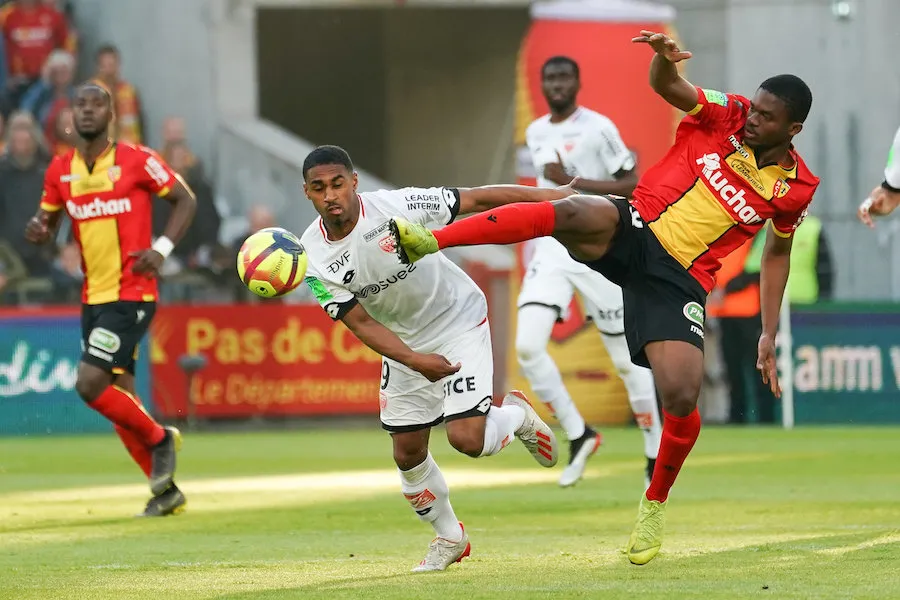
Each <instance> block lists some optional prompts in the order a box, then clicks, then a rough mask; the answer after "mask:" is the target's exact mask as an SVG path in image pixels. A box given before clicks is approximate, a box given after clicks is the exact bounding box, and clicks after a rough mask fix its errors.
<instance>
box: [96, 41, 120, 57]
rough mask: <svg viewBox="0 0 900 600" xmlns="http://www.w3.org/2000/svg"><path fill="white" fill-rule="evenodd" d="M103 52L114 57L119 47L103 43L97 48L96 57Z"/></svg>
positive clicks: (117, 54)
mask: <svg viewBox="0 0 900 600" xmlns="http://www.w3.org/2000/svg"><path fill="white" fill-rule="evenodd" d="M104 54H114V55H115V56H116V58H118V57H119V49H118V48H116V47H115V46H113V45H112V44H104V45H102V46H100V47H99V48H97V54H96V55H95V56H96V58H100V57H101V56H103V55H104Z"/></svg>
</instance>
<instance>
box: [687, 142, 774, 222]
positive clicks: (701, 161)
mask: <svg viewBox="0 0 900 600" xmlns="http://www.w3.org/2000/svg"><path fill="white" fill-rule="evenodd" d="M721 163H722V158H721V157H720V156H719V155H718V154H716V153H715V152H713V153H710V154H704V155H703V156H701V157H700V158H698V159H697V164H698V165H702V166H703V176H704V177H705V178H706V180H707V181H708V182H709V185H710V187H712V189H714V190H716V191H717V192H719V197H720V198H722V200H724V201H725V204H726V205H728V207H730V208H731V211H732V212H733V213H734V214H735V215H737V217H738V218H739V219H740V220H741V221H742V222H743V223H744V224H745V225H753V224H754V223H761V222H762V219H761V218H760V216H759V215H758V214H757V213H756V210H754V208H753V207H752V206H750V205H748V204H747V201H746V200H745V199H744V190H739V189H737V188H736V187H734V186H733V185H731V183H730V182H729V181H728V179H727V178H726V177H725V175H723V174H722V171H721Z"/></svg>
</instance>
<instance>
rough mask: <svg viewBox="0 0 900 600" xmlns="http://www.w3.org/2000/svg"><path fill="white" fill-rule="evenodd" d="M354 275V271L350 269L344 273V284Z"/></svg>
mask: <svg viewBox="0 0 900 600" xmlns="http://www.w3.org/2000/svg"><path fill="white" fill-rule="evenodd" d="M354 275H356V271H354V270H353V269H350V270H349V271H347V272H346V273H344V285H347V284H349V283H350V282H351V281H352V280H353V276H354Z"/></svg>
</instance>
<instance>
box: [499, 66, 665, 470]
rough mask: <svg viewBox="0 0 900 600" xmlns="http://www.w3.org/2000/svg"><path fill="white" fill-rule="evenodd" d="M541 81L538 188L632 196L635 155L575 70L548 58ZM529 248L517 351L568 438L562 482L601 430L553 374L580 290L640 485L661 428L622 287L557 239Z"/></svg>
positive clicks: (535, 139) (533, 133)
mask: <svg viewBox="0 0 900 600" xmlns="http://www.w3.org/2000/svg"><path fill="white" fill-rule="evenodd" d="M541 81H542V86H543V91H544V97H545V98H546V99H547V104H548V105H549V106H550V114H548V115H544V116H543V117H541V118H539V119H537V120H536V121H534V122H533V123H532V124H531V125H530V126H529V127H528V130H527V131H526V134H525V137H526V142H527V144H528V149H529V151H530V152H531V158H532V162H533V163H534V167H535V171H536V175H537V181H538V186H539V187H542V188H552V187H555V186H556V185H565V184H568V183H570V182H571V181H572V178H573V177H575V176H577V177H578V182H577V184H576V187H577V188H578V190H579V191H582V192H585V193H590V194H616V195H620V196H630V195H631V192H632V190H633V189H634V186H635V185H636V184H637V180H638V178H637V174H636V173H635V171H634V167H635V163H634V157H633V156H632V154H631V152H630V151H629V150H628V148H627V147H626V146H625V144H624V142H623V141H622V138H621V137H620V136H619V131H618V129H617V128H616V126H615V125H614V124H613V122H612V121H610V120H609V119H608V118H606V117H605V116H603V115H601V114H599V113H596V112H594V111H592V110H590V109H587V108H585V107H583V106H578V104H577V102H576V100H577V95H578V90H579V88H580V80H579V69H578V64H577V63H576V62H575V61H574V60H572V59H571V58H569V57H566V56H555V57H553V58H550V59H548V60H547V61H546V62H545V63H544V65H543V67H542V68H541ZM531 244H532V246H531V250H532V255H533V257H532V259H531V260H530V262H529V263H528V268H527V270H526V274H525V278H524V280H523V281H522V289H521V292H520V293H519V298H518V303H517V304H518V307H519V310H518V325H517V329H516V353H517V355H518V358H519V365H520V366H521V368H522V371H523V373H524V374H525V377H526V378H527V379H528V382H529V383H530V384H531V388H532V389H533V390H534V391H535V393H536V394H537V395H538V396H539V397H540V399H541V400H542V401H543V402H545V403H546V404H548V405H549V406H550V408H551V410H552V412H553V413H554V415H555V416H556V418H557V419H558V420H559V422H560V425H562V427H563V429H564V430H565V432H566V437H567V438H568V440H569V464H568V465H567V466H566V468H565V469H564V470H563V472H562V474H561V476H560V479H559V484H560V485H561V486H563V487H566V486H570V485H573V484H575V483H576V482H577V481H578V480H579V479H581V477H582V475H583V473H584V469H585V465H586V463H587V460H588V459H589V458H590V457H591V456H592V455H593V454H594V453H595V452H596V451H597V449H598V448H599V446H600V444H601V440H602V437H601V435H600V434H599V433H597V432H596V431H594V430H593V429H591V428H590V427H588V426H587V425H585V422H584V419H583V418H582V416H581V414H580V413H579V412H578V408H577V407H576V406H575V404H574V402H573V401H572V397H571V396H570V395H569V391H568V390H567V389H566V386H565V384H564V383H563V380H562V376H561V375H560V372H559V368H558V367H557V366H556V364H555V363H554V362H553V359H552V358H551V357H550V354H549V353H548V352H547V344H548V342H549V341H550V333H551V331H552V329H553V325H554V323H555V322H556V320H557V318H559V317H562V316H564V314H565V311H566V310H567V309H568V306H569V304H570V303H571V301H572V295H573V294H574V292H575V290H577V291H578V293H579V294H581V297H582V300H583V301H584V305H585V309H586V311H587V313H588V315H589V316H590V317H591V319H592V320H593V322H594V325H596V327H597V329H599V330H600V335H601V337H602V338H603V343H604V345H605V346H606V350H607V352H608V353H609V355H610V358H611V359H612V362H613V364H614V365H615V367H616V369H617V371H618V373H619V377H621V378H622V381H623V382H624V383H625V388H626V390H627V392H628V399H629V402H630V403H631V408H632V411H633V412H634V415H635V419H636V421H637V424H638V426H639V427H640V428H641V430H642V431H643V434H644V454H645V455H646V457H647V467H646V471H645V478H644V483H645V487H646V485H649V480H650V476H651V475H652V474H653V467H654V465H655V463H656V456H657V452H658V450H659V441H660V435H661V434H662V427H661V424H660V420H659V409H658V408H657V403H656V388H655V387H654V384H653V375H652V374H651V372H650V370H649V369H646V368H644V367H639V366H637V365H634V364H632V362H631V355H630V353H629V351H628V344H627V343H626V341H625V335H624V333H625V326H624V322H623V316H624V303H623V299H622V290H621V289H620V288H619V287H618V286H617V285H615V284H614V283H612V282H610V281H609V280H607V279H606V278H605V277H603V276H602V275H601V274H600V273H597V272H596V271H593V270H591V269H589V268H588V267H586V266H585V265H583V264H581V263H579V262H576V261H575V260H573V259H572V258H571V257H570V256H569V253H568V251H567V250H566V249H565V248H564V247H563V246H562V244H560V243H559V242H558V241H556V240H555V239H554V238H552V237H542V238H538V239H536V240H533V241H532V242H531Z"/></svg>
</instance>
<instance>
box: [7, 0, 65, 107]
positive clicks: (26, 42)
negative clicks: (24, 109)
mask: <svg viewBox="0 0 900 600" xmlns="http://www.w3.org/2000/svg"><path fill="white" fill-rule="evenodd" d="M0 30H2V32H3V39H4V45H5V48H4V50H5V54H6V66H7V80H6V87H5V91H4V94H3V96H4V98H3V103H2V104H3V106H2V107H0V108H2V112H3V114H4V115H6V114H9V113H10V112H11V111H12V110H14V109H15V107H17V106H18V105H19V102H20V100H21V97H22V94H24V93H25V90H27V89H28V88H29V87H30V86H31V85H32V84H34V83H35V82H36V81H37V80H38V79H39V78H40V76H41V71H42V69H43V68H44V63H45V62H46V61H47V58H48V57H49V56H50V53H51V52H53V50H56V49H64V50H68V51H69V52H73V53H74V46H73V44H74V40H73V39H71V38H70V37H69V30H68V26H67V25H66V18H65V16H63V14H62V13H60V12H59V11H58V10H56V8H54V7H53V6H50V5H48V4H46V3H42V2H40V1H39V0H14V1H13V2H11V3H10V4H7V5H6V6H4V7H3V8H2V9H0Z"/></svg>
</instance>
